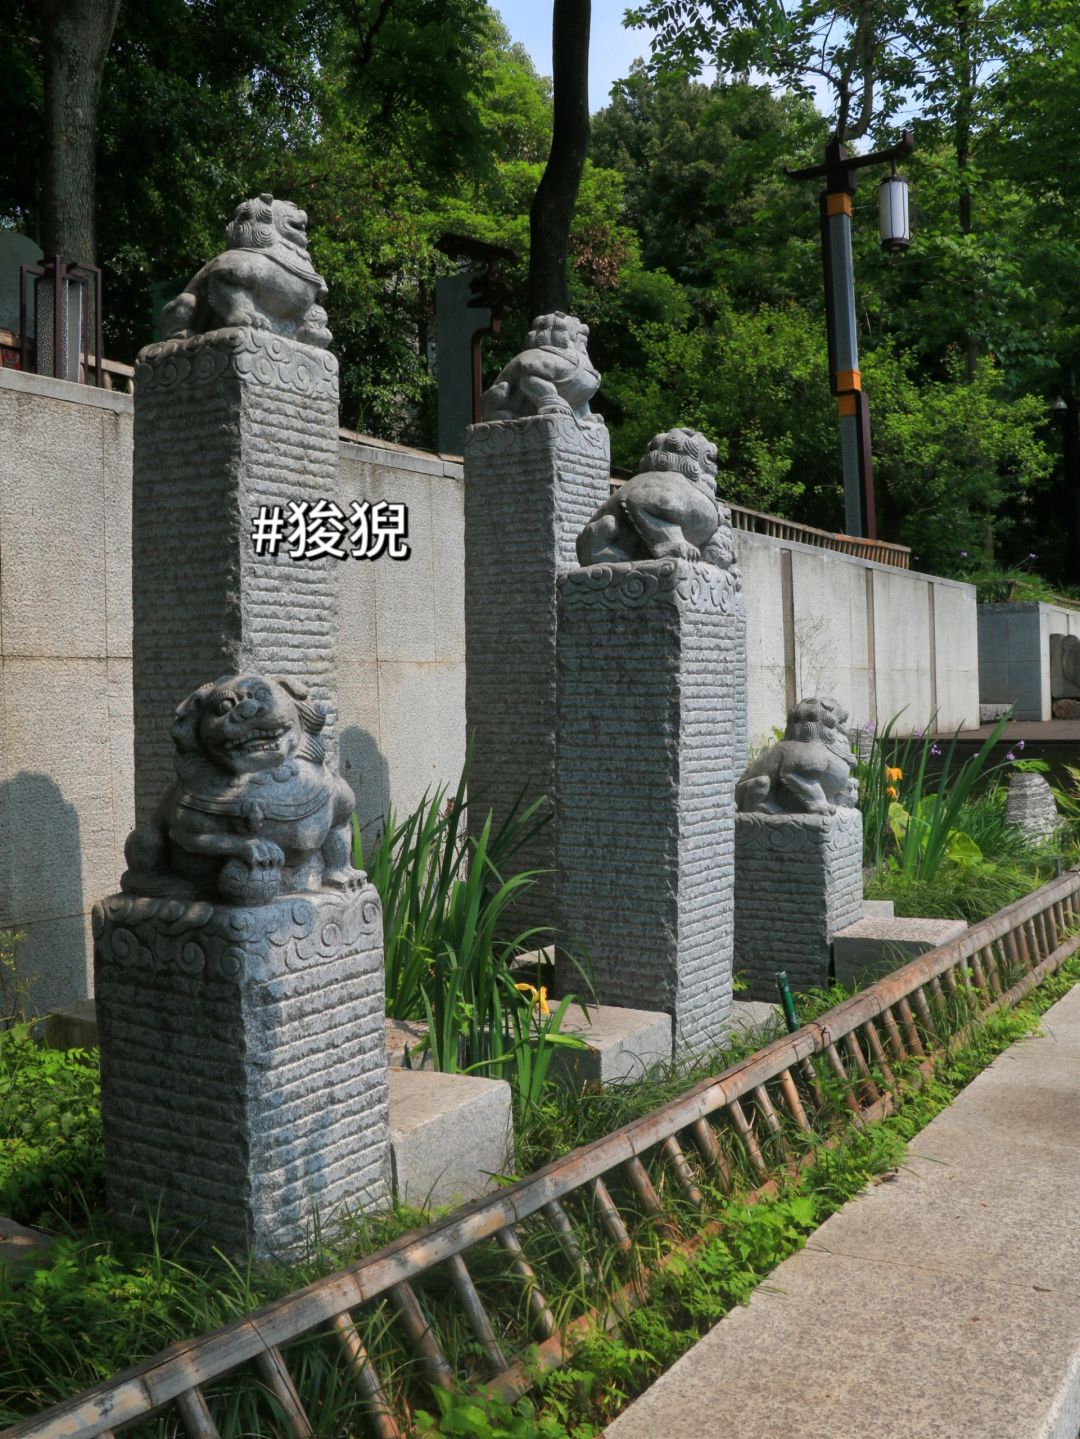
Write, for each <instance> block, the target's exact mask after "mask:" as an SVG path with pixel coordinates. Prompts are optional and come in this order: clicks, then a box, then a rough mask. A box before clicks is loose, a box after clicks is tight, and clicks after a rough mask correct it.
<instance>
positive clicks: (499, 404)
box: [480, 310, 604, 425]
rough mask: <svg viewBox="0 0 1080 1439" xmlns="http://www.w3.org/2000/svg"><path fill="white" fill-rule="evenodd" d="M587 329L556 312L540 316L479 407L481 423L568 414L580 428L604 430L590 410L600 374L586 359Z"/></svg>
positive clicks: (598, 386) (577, 321) (578, 322)
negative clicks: (520, 349) (595, 427)
mask: <svg viewBox="0 0 1080 1439" xmlns="http://www.w3.org/2000/svg"><path fill="white" fill-rule="evenodd" d="M588 339H589V327H588V325H583V324H582V323H581V321H580V320H577V319H575V318H574V316H573V315H564V314H563V313H562V311H561V310H560V311H557V312H556V313H555V314H553V315H538V316H537V317H536V319H535V320H534V321H533V327H532V329H531V330H530V331H529V335H528V339H527V340H526V348H525V349H524V350H522V352H521V353H520V354H519V355H515V356H514V358H513V359H512V360H511V361H510V363H509V364H508V365H507V366H506V368H505V369H504V370H503V371H502V372H501V373H500V375H499V377H498V379H497V380H496V381H495V383H494V384H493V385H492V386H491V387H490V389H487V390H485V391H484V394H483V397H482V399H481V401H480V410H481V416H482V418H483V419H484V420H519V419H521V418H522V417H523V416H526V415H565V414H571V415H573V416H574V418H575V419H576V420H577V421H578V423H579V424H590V425H602V424H603V423H604V422H603V419H602V418H601V417H600V416H599V415H594V414H593V413H592V411H591V410H590V409H589V401H590V400H591V399H592V397H593V395H595V394H596V392H597V390H598V389H599V388H600V372H599V371H598V370H597V369H595V367H594V366H593V363H592V361H591V360H590V359H589V352H588V349H587V343H588Z"/></svg>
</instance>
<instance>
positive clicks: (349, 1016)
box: [93, 885, 390, 1259]
mask: <svg viewBox="0 0 1080 1439" xmlns="http://www.w3.org/2000/svg"><path fill="white" fill-rule="evenodd" d="M93 927H94V968H95V991H96V997H97V1021H98V1029H99V1036H100V1055H101V1117H102V1129H103V1131H104V1139H105V1168H106V1190H107V1196H108V1202H109V1209H110V1211H111V1212H112V1214H113V1215H114V1217H115V1220H116V1222H117V1223H119V1224H123V1225H125V1226H127V1227H130V1228H132V1229H134V1230H136V1231H139V1232H141V1233H144V1234H145V1232H146V1231H147V1229H148V1227H149V1225H150V1222H151V1221H150V1216H151V1215H153V1214H155V1213H160V1218H161V1223H162V1225H163V1226H164V1227H165V1228H166V1229H167V1230H169V1229H172V1230H177V1231H179V1232H180V1233H182V1234H184V1235H185V1236H186V1237H188V1239H189V1243H190V1245H191V1247H192V1249H193V1250H195V1251H202V1252H208V1251H212V1250H213V1249H215V1248H217V1249H220V1250H221V1251H222V1252H223V1253H225V1254H227V1255H234V1254H235V1255H239V1256H241V1257H243V1256H244V1255H246V1254H247V1253H252V1254H254V1256H255V1257H256V1258H259V1259H262V1258H272V1257H274V1256H276V1255H284V1254H288V1253H290V1252H292V1251H294V1250H296V1249H297V1248H299V1247H300V1246H302V1245H303V1243H304V1242H305V1240H306V1238H307V1236H308V1235H309V1234H310V1232H311V1230H312V1227H313V1224H314V1222H315V1220H316V1218H318V1222H319V1223H320V1224H321V1225H323V1226H325V1227H330V1226H332V1225H333V1223H334V1219H335V1216H336V1215H338V1214H340V1213H343V1212H344V1211H346V1210H348V1211H353V1212H355V1211H357V1210H362V1209H369V1208H373V1207H377V1206H381V1205H384V1204H386V1203H387V1202H388V1200H389V1197H390V1194H389V1177H390V1173H389V1171H390V1163H389V1161H390V1142H389V1131H388V1124H387V1081H386V1044H385V1037H384V1031H383V1022H384V1011H385V999H384V977H383V957H382V913H381V909H380V905H379V897H378V895H377V893H376V892H375V890H374V888H373V887H372V886H370V885H367V886H364V887H363V888H361V889H359V890H355V891H350V892H348V893H342V892H338V891H331V890H318V891H314V892H312V893H307V894H292V895H283V896H281V897H279V898H278V899H275V900H274V901H272V902H271V903H268V904H263V905H253V906H251V907H245V906H241V905H228V904H217V903H210V902H201V901H194V900H180V899H148V898H135V897H133V896H131V895H127V894H117V895H112V896H110V898H108V899H106V900H105V901H104V902H103V903H102V904H99V905H96V906H95V908H94V914H93Z"/></svg>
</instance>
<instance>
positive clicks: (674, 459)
mask: <svg viewBox="0 0 1080 1439" xmlns="http://www.w3.org/2000/svg"><path fill="white" fill-rule="evenodd" d="M716 458H717V456H716V446H715V445H714V444H713V442H712V441H711V440H710V439H709V438H708V437H707V436H706V435H703V434H701V432H700V431H699V430H688V429H675V430H665V431H663V433H662V434H659V435H654V436H653V437H652V439H651V440H650V441H649V443H648V446H647V447H646V450H645V454H644V455H643V456H642V458H641V463H640V464H639V465H638V472H637V474H636V475H635V476H634V477H633V479H630V480H627V481H626V482H625V483H624V484H623V485H621V486H620V487H619V489H618V490H617V491H616V492H615V494H613V495H612V496H611V497H610V498H609V499H607V500H605V501H604V503H603V504H602V505H601V506H600V507H599V509H598V510H596V512H595V513H594V514H593V516H592V518H591V519H590V520H589V522H588V524H587V525H586V526H585V528H584V529H583V530H582V532H581V534H580V535H578V538H577V556H578V563H579V564H581V565H596V564H613V563H614V564H618V563H621V562H625V561H627V560H662V559H680V560H700V561H701V562H702V563H704V564H709V565H716V566H718V567H719V568H720V569H725V570H731V571H733V572H735V573H736V574H737V573H738V566H737V563H736V559H735V539H734V534H733V532H732V529H731V511H730V510H729V509H728V508H727V507H726V505H723V504H721V502H720V501H719V500H718V499H717V497H716Z"/></svg>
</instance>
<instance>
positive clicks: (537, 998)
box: [514, 984, 551, 1014]
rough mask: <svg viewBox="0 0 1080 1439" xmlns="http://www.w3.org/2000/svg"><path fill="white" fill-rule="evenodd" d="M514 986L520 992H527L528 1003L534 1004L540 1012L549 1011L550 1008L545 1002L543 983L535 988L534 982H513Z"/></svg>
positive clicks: (547, 1012) (545, 992) (545, 991)
mask: <svg viewBox="0 0 1080 1439" xmlns="http://www.w3.org/2000/svg"><path fill="white" fill-rule="evenodd" d="M514 988H515V989H517V990H520V992H521V993H522V994H527V995H528V996H529V1000H530V1003H532V1004H535V1005H536V1007H537V1009H538V1010H539V1011H540V1013H541V1014H550V1013H551V1008H550V1006H549V1005H548V1002H547V988H546V986H545V985H541V986H540V988H539V989H537V988H536V986H535V984H515V985H514Z"/></svg>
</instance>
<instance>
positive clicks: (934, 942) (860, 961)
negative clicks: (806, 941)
mask: <svg viewBox="0 0 1080 1439" xmlns="http://www.w3.org/2000/svg"><path fill="white" fill-rule="evenodd" d="M966 928H967V924H966V923H965V922H964V920H962V919H919V918H912V917H910V916H899V917H894V918H892V919H889V918H872V919H865V918H864V919H860V920H857V921H856V922H855V923H854V924H849V925H848V926H847V928H846V929H842V930H840V931H839V932H838V933H837V934H834V935H833V970H834V972H835V975H836V980H837V983H838V984H854V983H859V984H866V983H868V982H869V981H870V980H873V979H879V978H880V977H881V975H883V974H888V973H889V972H890V971H891V970H894V969H899V967H900V966H901V965H902V964H907V963H909V962H910V961H911V960H913V959H914V958H915V956H916V955H919V954H925V953H926V952H927V950H930V949H937V947H938V946H939V945H942V944H948V942H949V940H950V939H956V937H957V936H958V935H961V934H963V932H964V930H965V929H966Z"/></svg>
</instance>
